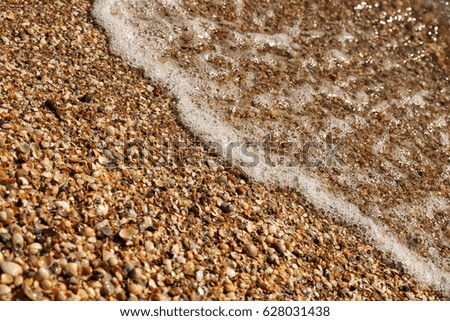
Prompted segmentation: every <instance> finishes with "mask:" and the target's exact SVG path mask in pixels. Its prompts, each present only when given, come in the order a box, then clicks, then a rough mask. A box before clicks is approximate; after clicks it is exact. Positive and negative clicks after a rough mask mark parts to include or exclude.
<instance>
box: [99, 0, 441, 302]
mask: <svg viewBox="0 0 450 321" xmlns="http://www.w3.org/2000/svg"><path fill="white" fill-rule="evenodd" d="M163 3H164V4H166V5H168V6H172V7H173V10H176V11H177V12H178V13H179V15H180V16H182V17H183V16H184V17H185V19H186V20H185V21H176V23H180V25H178V26H172V25H171V22H168V21H166V20H164V19H163V17H159V16H157V15H158V12H157V11H156V10H153V11H152V4H151V3H150V8H149V11H148V12H147V15H156V16H155V17H154V19H153V20H152V22H153V23H154V25H152V28H154V30H156V31H157V32H156V31H155V32H154V34H160V37H157V36H154V37H152V36H151V35H150V34H146V36H145V37H142V36H140V35H139V31H138V30H136V28H139V27H136V25H137V26H139V23H140V22H141V23H143V24H144V25H145V21H139V20H138V19H137V18H136V17H135V16H133V13H131V12H129V11H127V7H126V6H125V5H124V3H123V1H120V0H96V1H95V2H94V6H93V14H94V16H95V17H96V19H97V21H98V22H99V23H100V24H101V25H102V26H103V27H104V28H105V29H106V31H107V33H108V34H109V36H110V37H111V40H110V41H111V48H112V50H113V51H114V52H115V53H117V54H119V55H121V56H122V57H124V58H125V59H126V60H127V61H128V62H129V63H130V64H131V65H133V66H135V67H139V68H143V69H144V70H145V73H146V75H147V76H148V77H151V78H152V79H153V80H154V81H158V82H160V83H162V84H164V85H166V86H167V87H168V88H169V89H170V90H171V91H172V92H173V93H174V94H175V95H176V96H177V97H178V99H179V103H178V110H179V113H180V117H181V119H182V121H183V122H184V123H185V124H186V125H187V126H188V127H189V128H190V129H191V130H192V131H193V132H194V133H196V134H197V135H200V136H202V137H203V138H204V139H205V140H206V141H213V142H217V143H219V144H221V145H222V146H228V145H229V144H230V143H233V142H239V144H241V142H242V141H243V140H244V136H245V134H244V133H243V132H241V131H239V130H237V129H236V128H233V127H232V126H231V125H229V124H228V123H226V122H225V121H223V120H221V118H220V115H219V113H218V112H217V111H216V110H215V109H214V106H210V105H208V103H207V101H208V100H207V99H206V98H205V97H203V95H202V94H203V93H205V92H208V91H209V90H211V91H212V92H214V93H216V92H217V93H219V94H220V95H222V96H226V95H228V96H230V97H234V98H235V99H236V101H237V102H239V97H236V96H239V90H240V89H238V88H237V86H235V87H233V86H231V85H230V86H229V87H228V88H227V89H226V90H224V89H222V87H221V86H220V85H219V84H216V83H214V82H213V81H212V80H211V79H208V78H209V77H207V76H208V75H217V74H216V72H214V71H211V70H209V69H208V68H207V67H198V68H197V69H196V70H195V73H200V74H195V73H193V72H190V71H187V70H184V69H182V68H181V67H179V66H178V64H177V63H176V62H175V61H171V60H167V59H163V57H162V56H161V53H162V51H163V49H166V48H167V47H170V42H171V41H173V40H174V39H176V38H177V37H178V36H179V35H178V34H177V32H178V31H179V30H182V28H181V27H183V26H184V27H186V28H188V29H189V28H191V30H192V29H193V30H195V31H196V36H197V39H198V41H209V39H210V35H211V32H212V31H213V30H214V24H213V23H212V22H211V21H205V19H203V18H202V19H200V18H195V19H188V18H187V17H188V16H189V15H188V13H187V12H186V10H185V9H184V8H183V6H182V5H181V4H180V2H179V1H174V0H173V1H169V0H166V1H164V2H163ZM362 4H363V3H361V4H360V5H359V7H360V8H359V9H360V10H361V9H365V8H366V7H364V6H362ZM153 9H154V8H153ZM242 10H243V2H242V1H237V3H236V12H237V14H238V15H240V14H241V13H242ZM112 12H114V13H112ZM255 19H257V17H255ZM258 19H259V18H258ZM259 22H260V23H263V22H262V21H259ZM174 23H175V22H174ZM146 32H148V31H146ZM233 33H234V37H235V39H236V41H237V42H241V43H242V44H245V43H248V41H249V40H250V41H251V42H253V43H254V44H255V46H256V47H263V46H265V45H268V46H272V47H277V48H279V49H282V50H287V51H288V52H290V53H291V54H292V55H295V50H293V49H292V48H294V46H295V44H294V41H293V36H292V35H288V34H283V33H281V34H272V35H267V34H258V33H249V34H239V33H238V32H236V31H234V32H233ZM310 33H311V32H310ZM312 33H314V32H312ZM163 35H164V36H163ZM310 36H314V35H312V34H310ZM315 36H317V37H321V36H323V33H322V32H321V31H317V32H316V35H315ZM251 53H252V54H255V58H254V59H260V60H263V59H265V58H264V57H261V56H256V51H255V50H254V48H253V51H251ZM215 54H221V52H220V49H217V51H216V52H215ZM243 54H249V52H245V53H243ZM332 54H333V55H334V56H335V58H336V59H338V60H340V61H341V62H348V57H347V56H346V55H345V54H343V53H342V52H341V51H339V50H337V51H333V52H332ZM266 59H267V57H266ZM308 59H309V63H311V64H313V63H316V62H315V60H314V58H313V57H309V58H307V59H306V60H308ZM201 60H202V61H203V62H205V63H206V61H207V58H206V57H203V58H202V59H201ZM306 60H305V61H306ZM305 64H306V62H305ZM208 70H209V71H208ZM205 79H208V80H205ZM248 79H251V76H250V77H248ZM249 82H250V83H251V82H252V81H251V80H250V81H249ZM289 92H290V93H291V94H292V96H291V97H290V99H291V100H292V98H294V100H295V98H296V97H297V98H299V100H300V102H299V104H298V105H297V108H301V106H302V105H303V106H304V105H305V104H308V103H311V102H312V101H313V97H314V95H316V94H325V95H327V96H329V97H336V98H339V99H341V100H342V101H343V102H344V103H346V104H348V105H350V106H353V107H355V110H358V109H359V110H362V109H363V108H365V106H367V105H368V96H367V94H366V93H365V92H364V91H363V90H361V91H360V92H359V93H358V94H357V95H356V97H355V98H352V97H351V95H349V93H348V92H347V91H346V90H345V89H344V88H342V87H339V86H336V85H333V84H329V83H322V84H321V85H320V86H319V87H318V90H314V89H313V88H312V87H311V86H310V85H305V86H304V87H300V88H293V89H292V90H290V91H289ZM271 95H272V94H270V93H269V94H266V95H260V96H258V98H257V100H259V101H260V103H261V104H263V105H266V106H267V105H270V104H271V103H273V102H274V99H277V98H275V97H276V95H272V96H271ZM427 95H428V93H427V92H426V91H423V92H418V93H415V94H414V95H412V96H411V95H409V96H403V99H402V103H404V104H417V105H419V106H423V105H425V103H426V101H425V99H424V98H425V97H426V96H427ZM194 99H195V101H196V103H194V102H193V100H194ZM197 100H198V102H199V103H200V104H201V105H202V106H201V107H199V105H197ZM279 101H282V100H279ZM286 101H287V100H286ZM387 106H388V103H386V104H385V103H384V102H382V103H380V105H378V106H376V107H374V110H379V111H382V110H385V109H386V108H387ZM235 107H237V108H238V107H239V105H235ZM233 108H234V107H233ZM303 119H304V120H305V122H304V126H305V128H306V127H308V122H307V120H308V118H307V117H306V118H303ZM330 119H331V118H330ZM353 119H357V117H354V118H353ZM332 122H333V126H337V127H339V128H341V129H342V130H344V131H346V132H352V130H353V129H352V128H351V126H350V125H348V126H347V125H346V124H345V121H344V120H337V119H336V118H335V119H334V120H332ZM279 125H280V124H275V125H274V127H277V126H279ZM251 126H254V127H257V126H256V124H251V125H250V126H249V127H248V128H251ZM255 130H261V132H264V130H263V128H259V129H258V128H255ZM374 150H375V151H376V152H381V151H383V145H380V146H378V147H375V148H374ZM233 152H234V158H233V160H234V161H235V162H236V163H237V164H238V163H239V162H240V161H246V160H247V158H246V156H245V155H243V154H242V153H241V152H240V149H239V148H235V149H233ZM400 154H402V153H400ZM223 156H224V157H226V156H227V155H225V154H224V155H223ZM260 156H261V157H260V160H262V159H263V157H262V155H260ZM400 156H401V155H400ZM384 162H385V164H387V170H388V171H389V170H391V171H392V174H393V175H398V176H401V175H403V174H402V173H401V172H399V171H398V170H397V171H396V170H395V166H394V165H392V164H391V163H390V162H388V161H386V160H384ZM389 166H391V168H389ZM243 170H244V171H245V172H246V173H247V174H249V175H250V176H252V177H254V178H255V179H256V180H258V181H261V182H264V183H268V184H277V185H281V186H285V187H291V188H294V189H297V190H299V191H300V192H301V193H302V194H304V195H305V196H306V197H307V199H308V200H309V201H310V202H312V203H313V204H314V205H315V206H317V207H319V208H322V209H324V210H325V211H327V212H328V213H330V214H331V215H333V216H335V217H337V218H339V219H342V220H343V221H345V222H347V223H348V224H351V225H354V224H356V225H358V226H359V228H360V229H361V230H362V231H364V233H365V234H366V236H367V238H368V239H370V240H371V242H372V243H373V245H375V246H376V247H377V248H378V249H380V250H382V251H385V252H388V253H390V254H391V256H392V257H393V258H394V260H395V261H397V262H401V263H402V265H403V266H404V267H405V269H406V270H407V271H409V272H410V273H411V274H412V275H414V276H415V277H416V278H417V280H419V281H420V282H423V283H424V284H426V285H428V286H433V287H435V288H437V289H439V290H442V291H444V292H445V293H447V294H450V275H449V273H448V272H447V271H445V270H443V269H441V268H439V267H438V266H436V264H434V263H433V262H431V261H427V260H426V259H424V258H422V257H421V256H419V255H418V254H417V253H415V252H413V251H412V250H410V249H409V248H407V247H406V246H405V245H403V244H401V243H400V242H399V241H398V240H397V238H396V237H395V236H393V235H392V233H391V231H390V230H389V229H388V228H386V227H385V226H382V225H380V224H379V223H377V222H375V221H374V220H373V219H371V218H370V214H372V213H362V212H361V210H360V209H359V208H358V207H357V206H356V205H354V204H352V203H350V202H348V201H346V200H344V199H343V198H342V197H339V196H336V195H334V194H333V193H332V192H330V191H329V190H328V189H327V188H326V187H325V184H324V183H323V182H322V181H321V180H320V179H319V178H317V177H315V176H313V175H312V174H311V172H310V171H308V170H307V169H304V168H301V167H295V168H292V167H283V166H277V167H271V166H269V165H268V164H266V163H265V162H263V161H260V162H259V163H258V164H257V165H256V166H253V167H245V168H243ZM345 175H346V174H344V175H343V177H345ZM361 175H362V176H361V177H356V176H355V177H356V179H357V180H366V181H369V178H368V176H367V175H366V174H361ZM374 177H375V179H379V177H377V175H374ZM346 180H347V181H349V179H346ZM438 203H439V202H438ZM431 204H432V205H429V206H428V208H431V210H430V211H431V212H430V213H434V212H433V211H435V207H436V206H435V205H433V204H435V203H433V202H431ZM436 204H437V203H436ZM439 204H440V203H439ZM421 206H422V205H421ZM374 208H375V207H374ZM421 208H423V207H421ZM374 211H375V210H374ZM375 216H376V213H375Z"/></svg>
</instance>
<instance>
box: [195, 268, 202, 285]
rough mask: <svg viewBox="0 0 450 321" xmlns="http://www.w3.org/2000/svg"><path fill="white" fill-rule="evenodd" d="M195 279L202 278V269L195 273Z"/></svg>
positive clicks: (199, 280)
mask: <svg viewBox="0 0 450 321" xmlns="http://www.w3.org/2000/svg"><path fill="white" fill-rule="evenodd" d="M195 279H196V280H197V282H201V281H202V280H203V270H198V271H197V272H196V273H195Z"/></svg>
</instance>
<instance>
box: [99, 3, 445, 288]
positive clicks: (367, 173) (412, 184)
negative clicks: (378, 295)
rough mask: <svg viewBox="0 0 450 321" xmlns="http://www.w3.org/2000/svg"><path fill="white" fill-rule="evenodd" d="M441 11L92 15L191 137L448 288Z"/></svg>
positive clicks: (170, 9)
mask: <svg viewBox="0 0 450 321" xmlns="http://www.w3.org/2000/svg"><path fill="white" fill-rule="evenodd" d="M449 8H450V4H449V2H446V1H433V2H427V1H412V0H405V1H363V2H361V1H345V3H343V2H342V1H325V0H316V1H300V0H297V1H288V0H279V1H269V0H268V1H245V0H235V1H218V0H212V1H195V0H185V1H181V0H159V1H156V0H155V1H150V0H96V1H95V3H94V7H93V14H94V16H95V17H96V19H97V21H98V22H99V23H100V24H101V25H102V26H103V27H104V28H105V30H106V32H107V33H108V35H109V36H110V44H111V48H112V50H113V51H114V52H115V53H116V54H119V55H121V56H122V57H123V58H124V59H126V60H127V61H128V62H129V63H130V64H131V65H132V66H134V67H138V68H143V69H144V70H145V73H146V76H148V77H150V78H151V79H152V80H153V81H155V82H158V83H161V84H162V85H164V86H165V87H167V88H168V89H169V90H170V91H171V92H172V93H173V94H174V95H175V96H176V97H177V100H178V112H179V115H180V118H181V120H182V121H183V122H184V124H185V125H186V126H187V127H188V128H189V129H190V130H191V131H192V132H193V133H194V134H195V135H198V136H199V137H201V138H202V139H203V141H205V142H209V143H211V144H212V145H213V146H215V147H216V150H217V151H218V152H219V153H221V154H222V155H223V156H224V157H226V158H227V159H228V160H229V161H231V162H233V163H234V164H237V165H240V166H241V167H242V168H243V170H244V171H245V172H246V173H247V174H249V175H250V176H252V177H253V178H254V179H256V180H258V181H261V182H264V183H267V184H270V185H276V186H282V187H289V188H292V189H295V190H298V191H299V192H301V193H302V194H303V195H305V197H306V198H307V199H308V201H310V202H311V203H313V204H314V205H315V206H316V207H318V208H321V209H323V210H325V211H326V212H327V213H329V215H331V216H334V217H335V218H337V219H338V220H343V221H344V222H346V223H347V224H349V225H351V226H354V227H355V228H356V229H359V231H360V232H361V233H363V234H364V235H365V237H366V239H367V241H368V242H371V243H372V244H374V245H375V246H376V247H377V248H378V249H380V250H381V251H383V252H385V253H387V254H389V255H390V256H391V258H392V259H393V260H394V261H396V262H397V263H398V264H400V265H401V266H402V267H403V268H404V269H405V270H407V271H408V272H409V273H411V274H412V275H413V276H414V277H415V278H416V279H417V280H418V281H420V282H422V283H423V284H425V285H427V286H431V287H433V288H435V289H438V290H441V291H443V292H445V293H447V294H449V293H450V217H449V212H450V203H449V201H450V104H449V97H450V95H449V89H450V86H449V72H450V67H449V66H450V61H449V59H450V58H449V57H450V38H449V32H450V28H449V20H450V14H449V12H450V11H449Z"/></svg>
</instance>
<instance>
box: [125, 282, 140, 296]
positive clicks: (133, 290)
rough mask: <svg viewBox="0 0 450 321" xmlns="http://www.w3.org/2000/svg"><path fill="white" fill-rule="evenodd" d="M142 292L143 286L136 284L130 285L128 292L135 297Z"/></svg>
mask: <svg viewBox="0 0 450 321" xmlns="http://www.w3.org/2000/svg"><path fill="white" fill-rule="evenodd" d="M141 291H142V286H141V285H140V284H136V283H130V284H128V292H130V293H131V294H134V295H138V294H139V293H140V292H141Z"/></svg>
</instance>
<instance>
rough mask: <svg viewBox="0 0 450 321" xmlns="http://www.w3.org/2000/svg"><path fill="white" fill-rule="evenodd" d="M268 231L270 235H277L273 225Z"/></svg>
mask: <svg viewBox="0 0 450 321" xmlns="http://www.w3.org/2000/svg"><path fill="white" fill-rule="evenodd" d="M268 231H269V233H270V234H276V233H277V228H276V226H275V225H273V224H272V225H269V228H268Z"/></svg>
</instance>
